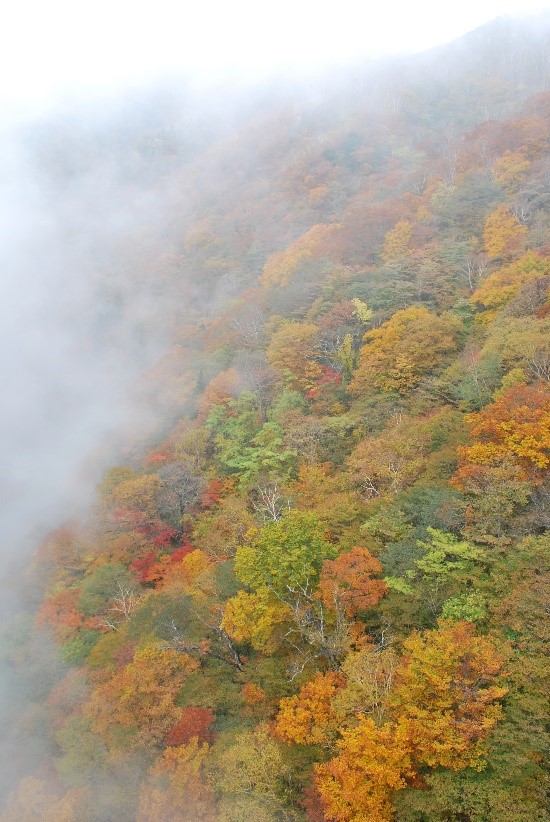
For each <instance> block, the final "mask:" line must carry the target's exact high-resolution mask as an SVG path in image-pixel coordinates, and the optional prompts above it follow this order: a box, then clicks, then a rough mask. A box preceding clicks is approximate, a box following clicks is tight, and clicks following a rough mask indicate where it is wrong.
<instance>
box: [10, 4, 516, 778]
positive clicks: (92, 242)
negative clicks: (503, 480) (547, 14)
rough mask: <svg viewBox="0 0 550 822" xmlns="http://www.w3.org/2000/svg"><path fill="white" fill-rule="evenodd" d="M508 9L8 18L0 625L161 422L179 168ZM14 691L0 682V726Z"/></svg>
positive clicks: (15, 762) (23, 14)
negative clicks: (43, 553)
mask: <svg viewBox="0 0 550 822" xmlns="http://www.w3.org/2000/svg"><path fill="white" fill-rule="evenodd" d="M522 5H523V4H522V3H517V2H516V3H513V2H508V3H503V2H501V3H497V2H485V3H476V4H461V13H460V14H458V12H457V13H456V14H451V13H450V11H449V9H448V8H445V6H443V5H440V8H439V10H438V12H437V13H436V14H434V15H433V16H432V17H430V18H429V19H430V23H429V25H426V19H427V17H426V14H427V11H428V6H427V4H425V5H424V7H423V9H424V14H422V7H421V6H418V5H416V6H415V7H414V9H413V7H411V6H410V5H409V4H406V5H405V4H403V5H398V6H392V7H390V8H388V9H386V11H385V13H383V12H378V16H377V17H376V16H375V17H373V18H371V19H368V15H366V14H365V9H364V6H365V4H364V3H363V4H357V3H347V4H346V3H345V4H344V6H340V7H339V9H338V11H337V12H336V11H335V10H334V9H331V10H330V13H328V12H324V11H323V10H322V9H318V8H317V7H316V6H315V5H314V4H312V3H305V4H303V8H301V7H300V5H298V6H297V7H296V6H293V5H292V4H290V3H286V4H283V7H280V6H279V7H278V11H277V16H276V17H275V18H274V19H273V20H268V21H267V22H266V21H265V20H264V19H259V18H260V15H259V11H258V8H259V7H258V4H251V3H244V2H241V3H240V4H237V6H235V7H233V6H232V7H231V8H230V7H228V6H227V5H226V6H223V7H222V6H221V5H220V4H218V5H216V6H215V8H213V7H212V5H211V4H206V5H205V6H204V7H202V8H201V11H200V12H196V17H192V16H191V17H189V19H187V20H186V19H185V17H184V18H182V19H180V18H179V17H178V24H179V25H178V26H174V25H173V24H172V23H173V21H172V20H171V14H173V6H172V5H171V4H167V3H161V4H160V5H156V6H155V7H154V8H150V9H148V10H147V14H145V13H143V10H142V9H140V8H137V9H136V8H135V7H134V6H132V5H130V4H126V3H122V4H119V5H118V6H116V7H115V8H114V10H113V12H112V17H110V18H109V25H108V32H107V33H105V21H106V20H107V6H106V4H102V3H99V4H94V9H93V11H92V9H91V8H90V9H89V19H86V18H85V17H84V18H83V19H78V20H77V18H76V17H75V4H70V3H61V2H58V3H55V4H54V5H53V6H52V7H51V8H50V7H49V6H48V8H46V7H45V6H43V5H39V4H30V5H29V4H27V5H17V6H15V5H12V8H11V9H10V12H9V13H10V15H11V22H12V25H11V26H9V25H8V26H4V30H3V34H2V40H3V43H2V46H3V47H2V49H0V53H2V61H3V62H2V68H3V71H2V72H1V75H2V76H3V77H4V78H5V77H7V76H8V75H9V77H10V82H9V83H7V82H6V81H3V82H4V84H3V86H2V87H0V97H1V98H2V99H3V101H4V103H5V108H4V117H3V123H2V125H1V126H0V262H1V271H2V275H1V276H2V300H1V301H0V335H1V351H2V355H1V363H0V373H1V375H2V425H1V429H0V445H1V449H2V466H1V468H0V491H1V493H2V500H3V510H2V530H1V534H2V537H1V542H0V554H1V556H0V560H1V561H2V566H1V567H2V571H1V572H0V615H1V616H3V617H5V616H6V615H11V614H16V613H17V612H18V610H19V607H20V605H21V603H22V602H23V603H24V602H25V601H26V599H27V592H26V591H25V589H24V583H22V582H21V580H22V579H24V577H22V576H21V574H22V573H23V570H24V568H25V565H26V563H27V562H28V560H29V559H30V557H31V556H32V553H33V551H34V550H35V549H36V547H37V545H38V544H39V542H40V540H41V539H42V537H43V535H44V534H45V533H46V531H47V530H48V529H49V528H52V527H55V526H56V525H57V524H59V523H60V522H61V521H63V520H65V519H67V518H70V517H72V516H75V515H77V514H78V513H79V512H81V511H83V510H85V508H86V505H87V504H89V502H90V501H91V499H92V498H93V492H94V487H95V485H96V483H97V482H98V480H99V478H100V477H101V473H102V471H103V470H104V469H105V468H106V467H108V466H109V465H112V464H113V463H114V462H117V461H125V460H131V459H134V458H137V459H139V454H140V451H141V449H142V448H144V447H145V446H146V445H147V443H149V442H150V441H151V440H152V439H154V437H155V435H159V436H160V434H161V433H162V425H163V424H166V423H167V422H169V421H170V414H176V413H177V410H178V409H177V407H176V406H174V408H166V407H163V409H162V412H163V414H164V415H165V418H163V417H162V416H159V407H158V405H157V404H156V402H155V398H154V397H153V396H152V394H151V392H148V391H144V390H142V387H143V383H144V375H145V374H146V372H147V370H148V369H150V368H151V367H152V366H154V364H155V363H156V362H158V360H159V359H160V358H162V357H163V356H164V355H165V354H166V353H167V352H169V351H170V350H171V349H172V347H173V346H174V336H173V335H174V330H175V327H176V326H175V324H174V323H175V321H174V320H173V313H174V300H175V299H177V297H178V294H179V292H178V294H176V293H175V292H174V290H173V286H171V285H167V284H166V282H165V280H164V279H163V276H162V271H161V267H160V261H161V259H163V258H164V257H165V256H167V255H168V256H170V255H172V257H173V258H174V259H175V260H176V261H177V259H178V257H179V255H181V254H182V233H183V229H184V227H185V225H186V223H187V221H188V220H189V219H191V217H192V216H193V209H194V207H195V205H194V199H193V197H192V192H191V190H190V186H191V185H192V182H191V178H190V179H187V177H186V169H187V167H188V166H190V165H191V164H192V162H193V161H194V160H195V159H196V158H197V157H199V156H201V155H203V154H204V155H205V154H206V152H207V149H208V147H209V146H210V145H212V144H214V143H215V142H216V141H219V140H222V139H226V138H228V137H230V136H231V135H233V134H235V133H237V132H238V131H239V129H240V128H241V126H242V125H243V122H246V121H247V120H249V119H253V118H254V117H255V116H256V113H257V111H258V110H265V109H267V108H269V106H271V105H272V104H273V103H274V101H276V102H277V104H278V103H280V101H281V100H285V99H286V98H287V96H288V95H296V94H298V99H300V100H302V103H301V104H303V105H305V106H307V105H312V106H315V105H318V104H319V101H322V99H323V95H324V94H325V93H327V89H329V88H330V94H331V95H333V97H332V99H333V102H334V100H335V99H336V98H337V94H338V92H337V88H338V84H339V83H341V84H343V85H345V80H344V79H342V78H345V76H346V71H347V68H344V66H346V65H347V62H352V63H353V66H354V68H353V71H354V72H355V74H353V75H352V76H353V77H356V76H357V74H356V73H357V72H358V71H359V72H361V71H363V67H364V66H365V65H368V66H369V69H368V70H369V71H372V72H373V75H372V76H375V75H376V72H377V71H382V70H383V69H382V68H381V67H384V66H385V65H386V60H387V58H384V59H382V60H380V61H379V62H374V63H373V62H372V61H373V60H374V57H375V56H376V54H378V56H379V55H380V53H383V54H387V53H391V52H396V51H416V52H417V51H420V50H421V49H424V48H429V47H433V46H437V45H438V44H440V43H442V42H445V41H447V40H450V39H452V38H453V37H454V36H457V35H460V34H463V33H464V32H466V31H468V30H469V29H471V28H473V27H474V26H476V25H477V24H479V23H482V22H484V21H485V20H486V19H490V18H491V17H493V16H494V15H495V14H498V13H503V12H508V11H513V10H515V9H518V8H520V9H521V8H522ZM109 8H111V7H110V6H109ZM29 12H31V13H32V15H33V16H34V22H33V25H32V26H31V27H30V28H29V30H28V31H27V29H26V26H27V25H28V16H27V15H28V13H29ZM396 12H397V13H398V15H401V17H400V18H399V19H398V21H397V22H396V20H395V14H396ZM214 13H215V15H216V25H213V23H212V14H214ZM189 14H191V12H189ZM232 14H233V17H231V15H232ZM335 14H336V17H337V19H336V20H335V19H334V15H335ZM317 15H318V17H317ZM358 15H359V16H358ZM151 18H152V19H151ZM312 18H313V19H314V21H315V25H316V26H317V28H318V36H317V37H315V36H312V34H311V24H312ZM56 21H57V22H59V21H62V25H61V26H59V27H58V30H57V31H55V30H54V29H55V25H54V24H55V22H56ZM357 22H359V23H360V25H358V24H357ZM126 26H128V28H129V29H130V31H129V34H128V38H127V42H125V35H126V28H125V27H126ZM266 27H268V28H269V36H268V35H267V34H266ZM86 28H87V37H83V35H84V33H85V32H84V29H86ZM314 29H315V27H314ZM24 32H25V35H24V34H23V33H24ZM260 33H261V36H256V35H260ZM382 35H383V36H382ZM84 43H85V44H87V45H85V46H84V47H83V44H84ZM31 54H32V55H33V58H32V59H30V60H29V56H30V55H31ZM371 63H372V64H371ZM330 66H338V69H337V76H338V79H337V80H334V77H333V76H332V75H331V69H329V67H330ZM335 71H336V69H335ZM365 71H366V69H365ZM182 72H183V73H182ZM13 78H15V79H13ZM363 82H365V85H367V81H366V80H365V79H364V76H363ZM296 87H298V91H296ZM374 91H376V89H374ZM374 91H373V93H374ZM348 93H350V94H351V92H349V91H348ZM300 95H301V97H300ZM210 182H211V185H212V189H213V190H214V189H216V188H217V187H218V185H219V186H220V188H222V190H223V182H222V181H221V180H217V179H216V178H213V179H212V180H211V181H210ZM180 275H181V276H180V281H181V282H183V281H185V284H186V291H185V293H186V295H187V296H186V298H185V299H188V298H189V299H192V300H198V301H201V300H202V301H203V302H202V303H200V304H201V308H202V310H204V311H206V310H207V309H208V303H207V298H206V296H205V295H203V294H202V293H201V291H200V288H199V287H198V284H196V283H194V282H193V273H192V272H190V271H186V270H184V269H182V271H181V272H180ZM217 296H218V295H216V294H213V295H209V298H208V299H209V301H211V304H212V306H215V305H216V300H217ZM181 310H185V305H182V306H181ZM163 316H166V317H167V318H170V321H167V322H160V321H159V318H162V317H163ZM56 665H57V662H56V659H55V654H54V653H53V651H52V649H51V648H49V647H48V646H47V645H45V644H42V645H41V647H40V648H37V650H36V656H35V657H34V659H33V660H32V665H29V680H30V679H32V678H33V677H34V678H39V679H41V680H42V683H41V685H42V688H43V689H46V690H47V684H48V677H49V673H50V672H53V673H52V677H53V676H54V675H55V670H56ZM17 689H18V683H14V682H9V681H2V680H0V701H1V702H2V704H3V706H4V711H3V712H2V713H3V714H4V715H3V716H2V715H1V714H0V722H2V724H3V725H4V727H6V724H7V723H8V717H10V716H14V715H16V714H17V710H18V707H17V705H16V703H15V701H14V700H15V699H16V694H17ZM33 698H34V696H33V694H28V693H26V694H23V699H31V700H32V699H33ZM37 701H38V698H37ZM10 733H11V731H8V732H7V733H6V738H8V740H10ZM14 733H15V732H14ZM27 743H28V747H25V745H24V744H23V742H22V740H21V737H19V736H14V737H12V738H11V741H8V744H7V745H5V746H3V747H2V748H1V749H0V763H1V764H2V765H3V768H2V770H3V772H4V777H5V780H4V782H5V784H4V788H5V789H7V787H11V783H12V781H13V780H15V778H16V776H17V770H18V768H19V765H20V763H21V762H22V763H23V765H26V764H28V762H29V761H33V757H34V756H35V754H37V751H38V753H39V749H40V746H41V739H40V736H39V734H37V733H36V732H35V731H34V730H33V731H32V732H29V735H28V739H27V740H26V741H25V744H27ZM10 746H11V747H10ZM15 746H17V749H18V751H17V753H18V756H14V748H15ZM23 765H22V766H23Z"/></svg>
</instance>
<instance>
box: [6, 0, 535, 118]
mask: <svg viewBox="0 0 550 822" xmlns="http://www.w3.org/2000/svg"><path fill="white" fill-rule="evenodd" d="M547 5H548V2H544V0H539V2H536V0H535V2H531V0H453V1H452V2H449V0H377V2H372V0H332V2H330V3H328V2H326V0H276V2H273V1H272V2H269V3H267V2H261V0H226V1H224V0H198V1H196V2H193V0H179V1H178V0H146V2H143V0H8V4H7V5H6V6H5V7H4V11H3V15H2V17H3V20H2V28H1V32H0V98H2V99H3V100H4V101H12V102H15V101H29V100H32V101H36V100H41V99H44V98H48V97H50V96H51V95H52V94H55V95H57V94H58V93H60V92H61V93H63V92H65V91H66V90H75V89H77V90H79V91H81V90H83V89H89V90H93V89H100V90H101V89H104V88H105V87H109V88H116V87H118V86H120V85H124V84H126V83H128V82H134V81H135V80H138V81H139V80H141V79H142V78H143V77H151V76H152V75H156V74H159V73H164V72H170V71H172V70H174V69H175V70H180V69H184V70H185V71H189V72H191V73H192V74H193V75H194V76H197V77H199V78H200V79H203V78H206V79H209V78H211V77H215V78H217V77H219V76H220V74H223V73H227V72H232V73H236V74H243V73H244V74H245V76H246V77H248V78H250V77H254V76H255V75H265V74H266V73H268V74H269V73H271V72H273V71H279V70H280V69H281V67H286V68H289V67H290V69H292V68H293V67H303V66H304V65H313V66H315V65H317V64H318V63H327V62H331V61H342V60H347V59H349V58H353V57H356V56H358V55H361V54H368V53H373V52H376V53H384V52H395V51H418V50H421V49H424V48H428V47H430V46H432V45H436V44H438V43H442V42H446V41H448V40H451V39H453V38H454V37H457V36H459V35H461V34H463V33H465V32H466V31H469V30H471V29H472V28H475V27H476V26H478V25H481V24H482V23H484V22H486V21H488V20H490V19H492V18H494V17H497V16H499V15H502V14H508V13H513V12H517V11H526V10H530V9H536V8H541V7H545V6H547Z"/></svg>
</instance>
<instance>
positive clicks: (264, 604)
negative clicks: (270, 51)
mask: <svg viewBox="0 0 550 822" xmlns="http://www.w3.org/2000/svg"><path fill="white" fill-rule="evenodd" d="M546 32H548V28H547V29H546ZM548 45H549V43H548V36H547V34H546V35H545V34H544V32H543V31H540V30H539V31H537V32H535V33H528V32H526V31H523V30H521V29H516V28H514V27H513V26H512V25H511V24H510V25H509V24H506V25H505V24H498V23H497V24H493V25H492V26H489V27H486V28H485V29H482V30H480V31H479V32H475V33H474V34H472V35H470V36H469V37H467V38H465V39H464V40H463V41H461V42H460V43H458V44H452V45H451V46H448V47H444V48H441V49H438V50H436V51H434V52H433V53H430V54H428V55H424V56H421V57H417V58H411V59H409V60H403V61H400V62H397V61H396V62H394V63H391V64H388V65H382V66H375V67H374V68H369V69H368V70H367V69H365V72H364V73H363V74H362V73H361V71H359V70H357V71H356V73H355V74H353V75H352V77H351V79H350V78H348V79H347V80H345V79H343V78H339V79H337V80H335V82H334V85H333V86H331V87H330V88H328V89H327V90H326V91H322V90H321V89H316V90H315V91H312V90H309V92H308V93H307V94H306V93H305V92H304V93H302V92H300V93H296V94H295V95H294V96H292V95H290V94H289V95H286V94H285V93H282V92H281V93H276V92H275V91H273V92H272V93H271V92H270V93H269V94H267V93H266V96H265V97H264V98H262V100H261V101H259V102H258V105H257V106H252V105H250V106H249V107H248V108H243V109H241V112H240V114H239V119H240V122H238V125H237V124H236V123H229V122H225V123H224V125H223V127H221V126H220V127H219V128H218V129H217V130H216V127H215V126H214V125H205V124H204V123H203V122H202V121H201V123H198V124H197V123H195V125H194V129H191V130H190V131H189V132H188V134H187V135H186V134H185V129H182V128H180V127H178V128H176V127H175V126H174V123H173V121H171V118H173V117H175V115H174V111H173V110H172V109H170V110H168V109H166V110H165V115H163V116H164V120H158V121H155V122H156V124H155V126H154V128H153V127H151V128H149V129H148V128H147V127H146V126H143V127H138V126H136V127H135V130H132V129H131V128H130V127H129V126H128V125H127V126H126V129H127V130H126V131H124V130H123V129H121V130H120V131H119V132H117V133H116V134H114V135H111V140H112V142H115V143H116V144H117V145H118V147H119V149H120V150H121V151H123V152H124V154H125V156H126V157H127V158H128V165H127V169H126V171H125V173H126V174H127V175H129V177H130V178H131V175H136V176H139V178H140V184H143V180H144V179H145V178H146V181H147V185H149V186H150V187H151V189H154V187H155V185H156V181H157V179H159V180H160V179H162V180H164V181H166V180H167V179H169V180H170V192H171V194H170V197H171V200H170V207H169V209H167V211H168V214H166V213H165V214H163V216H162V221H161V224H160V225H159V224H154V225H151V226H148V227H146V228H145V229H143V230H141V231H140V233H139V234H138V235H137V236H134V237H133V238H132V243H131V248H129V247H128V248H125V249H123V250H122V251H120V254H121V255H122V257H123V258H124V263H123V264H120V266H119V267H118V268H117V267H116V266H115V264H114V263H113V264H112V266H111V270H109V261H108V260H107V261H105V260H102V261H100V263H101V266H102V271H108V273H109V278H108V279H107V278H105V279H103V280H101V281H100V280H98V283H99V285H98V288H99V287H101V288H104V290H105V299H106V300H108V301H110V303H111V304H113V305H115V306H116V310H113V311H112V312H111V313H110V314H109V313H108V312H106V317H105V320H104V324H103V325H102V326H101V327H100V328H98V329H96V334H97V335H98V336H99V337H102V338H104V339H105V340H107V341H108V340H109V334H110V324H111V325H113V326H114V325H116V323H117V321H118V320H117V316H118V315H117V312H118V314H120V312H132V311H133V310H136V306H137V305H138V304H139V318H138V322H139V335H141V336H142V337H147V335H149V334H151V333H153V332H152V329H154V328H155V327H158V328H162V329H163V330H164V332H165V333H166V334H167V335H168V337H169V340H170V343H169V346H168V347H167V349H166V351H165V353H164V355H163V356H162V357H160V358H159V359H158V361H156V362H155V363H154V364H152V365H150V366H149V367H148V368H147V370H146V372H145V373H144V374H143V375H142V378H141V380H140V384H139V386H138V387H137V388H136V392H137V393H139V394H140V396H141V397H143V396H145V395H146V396H148V397H150V398H151V400H154V403H155V409H156V410H155V415H156V417H155V420H156V423H155V425H154V426H152V428H151V429H150V430H148V431H147V432H146V434H144V435H143V437H142V438H141V440H139V438H137V439H135V438H134V439H133V440H132V441H131V442H129V443H127V444H126V446H125V448H126V450H125V452H124V458H123V459H122V461H121V462H120V464H118V465H114V466H113V467H111V468H110V469H109V470H108V471H107V472H106V473H105V475H104V476H103V478H102V480H101V482H100V484H99V486H98V488H97V495H96V498H95V500H94V502H93V504H92V505H91V507H90V510H89V513H88V515H87V516H85V517H82V518H80V519H78V520H74V519H71V518H70V519H69V520H68V521H67V522H65V523H63V524H60V525H59V527H58V528H57V529H55V530H53V531H52V532H51V533H50V534H48V536H47V537H46V538H45V540H44V541H43V543H42V544H41V545H40V546H39V547H38V548H37V551H36V554H35V556H34V557H33V560H32V563H31V565H30V567H29V568H28V569H26V571H25V572H24V573H23V574H22V575H21V578H22V583H21V584H22V585H24V587H25V589H26V590H27V605H26V606H25V610H24V612H22V613H20V614H19V615H18V616H17V617H16V618H15V619H12V620H10V621H9V622H7V623H6V624H5V625H4V626H3V634H4V638H5V642H4V646H5V650H4V651H3V654H4V657H3V658H4V664H5V666H6V667H7V669H8V670H9V671H10V672H11V674H10V675H11V677H12V680H13V681H14V682H16V683H17V689H18V690H20V691H21V692H23V693H24V694H25V699H26V702H25V710H24V711H22V715H21V716H20V718H19V720H18V724H17V725H16V726H15V730H12V731H11V733H12V734H13V735H14V738H13V740H12V741H13V743H14V749H16V748H17V743H18V739H19V738H22V737H24V736H40V737H41V738H42V739H43V746H42V747H41V749H40V750H39V751H38V752H36V755H35V756H34V758H33V757H32V756H28V757H27V759H26V761H25V763H24V765H25V768H26V770H25V771H24V773H25V775H24V777H23V778H22V780H21V781H20V783H19V785H18V786H12V788H11V793H9V795H8V796H7V799H6V804H5V809H4V811H3V813H1V814H0V818H1V819H2V820H3V821H4V820H5V822H27V820H56V822H76V821H77V820H78V822H88V820H89V822H95V821H96V820H104V821H105V822H107V821H108V820H114V819H116V820H138V822H161V821H162V822H179V821H180V820H181V822H195V821H196V822H199V820H204V822H211V821H212V822H213V821H214V820H220V822H249V820H255V822H264V820H265V822H268V820H269V821H271V820H309V822H322V820H334V822H386V820H393V819H395V820H398V821H399V822H427V821H428V820H430V822H431V820H434V822H435V820H457V822H458V821H459V820H460V822H497V821H498V822H543V820H549V819H550V815H549V813H548V810H547V803H546V799H545V796H546V790H547V787H548V773H547V770H546V768H545V765H546V764H547V760H546V755H547V748H548V741H549V740H548V728H547V725H545V722H546V720H547V708H548V695H549V688H548V665H547V657H545V654H546V652H547V642H548V638H549V632H548V622H547V619H548V607H549V606H548V603H549V591H548V566H549V563H550V538H549V537H548V534H547V532H546V529H547V527H548V525H549V521H550V512H549V509H548V501H549V499H550V482H549V479H548V466H549V463H550V385H549V382H550V333H549V332H550V292H549V283H550V280H549V279H548V276H549V275H550V154H549V143H548V138H549V134H550V91H549V90H548V88H549V84H550V62H549V54H550V49H549V48H548ZM166 111H168V113H166ZM183 119H184V118H183ZM140 128H141V130H140ZM75 134H76V136H74V134H73V135H72V136H71V135H70V134H69V135H67V133H66V132H63V133H60V132H59V131H55V130H52V131H50V132H48V134H46V135H45V136H44V135H42V138H43V147H42V148H43V159H44V158H45V160H44V162H46V161H47V162H48V163H49V165H50V167H55V173H56V174H57V175H58V179H62V180H67V181H68V182H67V185H68V184H69V182H70V179H71V175H73V174H75V167H78V166H86V164H87V163H88V162H90V158H91V157H92V156H93V157H94V158H95V159H97V158H98V157H99V158H100V159H101V158H102V157H103V155H104V153H105V152H108V151H109V150H110V149H109V145H110V144H109V143H108V141H107V140H106V139H105V135H101V139H99V138H97V139H96V138H94V137H93V135H92V137H89V136H87V137H86V139H84V136H83V135H81V134H78V133H77V131H75ZM35 139H37V138H36V137H35ZM106 146H107V147H106ZM117 150H118V149H117ZM136 158H138V159H136ZM122 257H121V259H122ZM115 269H116V270H115ZM106 284H108V285H106ZM136 295H137V296H136ZM144 295H145V297H146V298H147V299H144ZM138 297H139V299H138ZM139 335H138V336H139ZM545 620H546V622H545ZM52 642H53V644H54V647H55V648H56V652H55V654H52V653H51V652H50V650H48V649H49V648H50V645H51V643H52ZM18 735H19V736H18Z"/></svg>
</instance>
